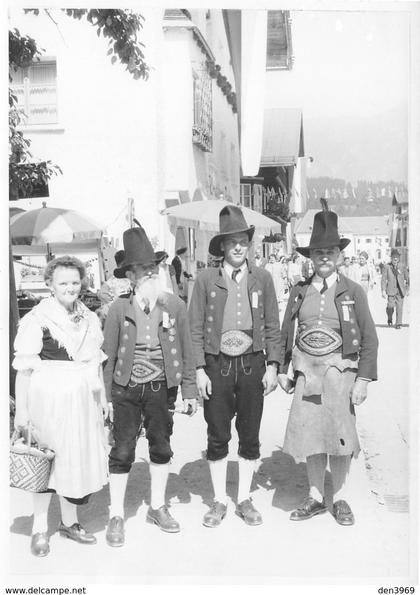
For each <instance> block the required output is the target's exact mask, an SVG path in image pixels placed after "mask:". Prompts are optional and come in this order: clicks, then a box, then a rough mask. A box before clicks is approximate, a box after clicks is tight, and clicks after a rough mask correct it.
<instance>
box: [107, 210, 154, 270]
mask: <svg viewBox="0 0 420 595" xmlns="http://www.w3.org/2000/svg"><path fill="white" fill-rule="evenodd" d="M136 223H137V224H138V227H132V228H131V229H126V230H125V232H124V233H123V244H124V252H125V256H124V260H123V261H122V263H121V264H120V266H119V267H118V268H116V269H114V276H115V277H117V279H124V277H125V273H126V271H127V269H128V268H129V267H130V266H133V265H136V264H140V265H146V264H157V263H158V262H159V261H158V259H157V258H156V254H155V251H154V250H153V246H152V244H151V243H150V241H149V238H148V237H147V235H146V232H145V231H144V229H143V227H142V226H141V225H140V223H138V221H136Z"/></svg>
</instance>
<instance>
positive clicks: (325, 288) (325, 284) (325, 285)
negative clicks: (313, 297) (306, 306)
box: [320, 279, 328, 293]
mask: <svg viewBox="0 0 420 595" xmlns="http://www.w3.org/2000/svg"><path fill="white" fill-rule="evenodd" d="M327 289H328V285H327V282H326V280H325V279H323V280H322V289H321V291H320V293H325V292H326V291H327Z"/></svg>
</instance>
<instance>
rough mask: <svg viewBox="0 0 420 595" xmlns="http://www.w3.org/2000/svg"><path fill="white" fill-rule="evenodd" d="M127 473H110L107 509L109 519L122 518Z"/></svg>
mask: <svg viewBox="0 0 420 595" xmlns="http://www.w3.org/2000/svg"><path fill="white" fill-rule="evenodd" d="M127 481H128V473H110V475H109V494H110V496H111V505H110V507H109V518H110V519H112V517H114V516H120V517H121V518H122V519H123V518H124V496H125V489H126V487H127Z"/></svg>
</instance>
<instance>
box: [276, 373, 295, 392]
mask: <svg viewBox="0 0 420 595" xmlns="http://www.w3.org/2000/svg"><path fill="white" fill-rule="evenodd" d="M278 380H279V384H280V386H281V388H282V389H283V390H284V392H285V393H287V394H288V395H290V394H291V393H292V392H294V390H295V383H294V382H293V380H290V378H289V377H288V375H287V374H279V375H278Z"/></svg>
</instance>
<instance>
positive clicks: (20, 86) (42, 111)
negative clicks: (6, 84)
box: [11, 61, 58, 126]
mask: <svg viewBox="0 0 420 595" xmlns="http://www.w3.org/2000/svg"><path fill="white" fill-rule="evenodd" d="M11 86H12V89H13V91H14V93H15V95H16V97H17V99H18V108H19V109H20V110H21V112H22V119H23V123H24V124H25V125H26V126H29V125H32V124H57V123H58V111H57V64H56V62H55V61H48V62H47V61H45V62H36V63H34V64H32V65H31V66H29V67H27V68H23V69H22V68H21V69H19V70H17V71H16V72H13V73H12V83H11Z"/></svg>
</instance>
